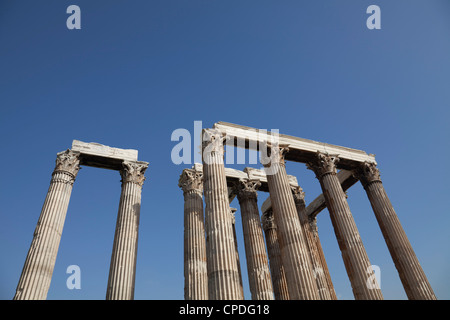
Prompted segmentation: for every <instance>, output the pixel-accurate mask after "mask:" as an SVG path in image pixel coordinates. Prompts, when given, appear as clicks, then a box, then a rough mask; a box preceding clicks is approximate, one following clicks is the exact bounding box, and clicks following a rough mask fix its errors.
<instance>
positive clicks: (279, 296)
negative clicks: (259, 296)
mask: <svg viewBox="0 0 450 320" xmlns="http://www.w3.org/2000/svg"><path fill="white" fill-rule="evenodd" d="M261 221H262V226H263V230H264V234H265V236H266V245H267V254H268V255H269V265H270V274H271V277H272V287H273V293H274V295H275V300H289V292H288V287H287V282H286V274H285V272H284V267H283V262H282V261H281V251H280V244H279V242H278V236H277V227H276V224H275V221H274V218H273V212H272V210H270V211H266V212H264V213H263V215H262V217H261Z"/></svg>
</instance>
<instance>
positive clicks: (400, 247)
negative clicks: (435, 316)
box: [357, 163, 436, 300]
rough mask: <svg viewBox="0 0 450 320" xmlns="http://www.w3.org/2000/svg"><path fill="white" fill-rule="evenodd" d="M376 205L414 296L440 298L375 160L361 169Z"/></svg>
mask: <svg viewBox="0 0 450 320" xmlns="http://www.w3.org/2000/svg"><path fill="white" fill-rule="evenodd" d="M357 174H358V175H359V177H360V181H361V183H362V185H363V187H364V189H365V190H366V193H367V197H368V198H369V201H370V204H371V205H372V208H373V211H374V213H375V217H376V219H377V221H378V224H379V226H380V229H381V232H382V234H383V237H384V239H385V241H386V244H387V247H388V249H389V252H390V254H391V256H392V260H393V261H394V264H395V267H396V268H397V271H398V273H399V276H400V280H401V281H402V284H403V287H404V289H405V292H406V295H407V296H408V299H410V300H436V296H435V294H434V291H433V289H432V288H431V285H430V283H429V282H428V279H427V277H426V275H425V272H424V271H423V269H422V267H421V265H420V263H419V260H418V259H417V256H416V254H415V253H414V250H413V248H412V246H411V243H410V242H409V240H408V237H407V236H406V233H405V231H404V230H403V227H402V225H401V223H400V220H399V219H398V216H397V214H396V213H395V210H394V207H393V206H392V204H391V201H390V200H389V198H388V196H387V194H386V191H385V189H384V187H383V183H382V182H381V179H380V173H379V170H378V169H377V168H376V165H375V164H370V163H364V164H363V165H362V166H361V168H360V170H359V171H358V172H357Z"/></svg>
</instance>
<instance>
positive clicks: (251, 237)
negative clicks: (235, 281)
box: [235, 179, 273, 300]
mask: <svg viewBox="0 0 450 320" xmlns="http://www.w3.org/2000/svg"><path fill="white" fill-rule="evenodd" d="M259 186H261V183H260V182H259V181H258V180H248V179H246V180H239V182H237V183H236V185H235V190H236V194H237V197H238V200H239V204H240V206H241V216H242V227H243V230H244V243H245V256H246V259H247V272H248V280H249V283H250V292H251V294H252V300H273V288H272V282H271V278H270V269H269V263H268V261H267V255H266V246H265V245H264V235H263V232H262V228H261V221H260V218H259V212H258V205H257V201H256V199H257V196H258V195H257V189H258V187H259Z"/></svg>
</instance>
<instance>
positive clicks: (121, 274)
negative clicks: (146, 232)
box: [106, 161, 148, 300]
mask: <svg viewBox="0 0 450 320" xmlns="http://www.w3.org/2000/svg"><path fill="white" fill-rule="evenodd" d="M147 167H148V163H146V162H129V161H125V162H124V163H123V169H122V170H121V172H120V175H121V177H122V192H121V194H120V203H119V211H118V214H117V222H116V231H115V234H114V243H113V250H112V255H111V265H110V270H109V278H108V287H107V291H106V299H107V300H132V299H134V287H135V277H136V259H137V245H138V232H139V217H140V209H141V189H142V184H143V183H144V180H145V177H144V172H145V170H146V169H147Z"/></svg>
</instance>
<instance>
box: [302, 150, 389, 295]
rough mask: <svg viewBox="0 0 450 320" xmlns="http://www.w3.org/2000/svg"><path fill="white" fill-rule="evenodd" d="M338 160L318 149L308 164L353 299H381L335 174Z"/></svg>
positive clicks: (344, 195)
mask: <svg viewBox="0 0 450 320" xmlns="http://www.w3.org/2000/svg"><path fill="white" fill-rule="evenodd" d="M338 161H339V158H338V157H337V156H336V155H329V154H325V153H321V152H317V154H316V157H315V159H312V160H311V162H309V163H308V164H307V167H308V169H310V170H313V171H314V173H315V174H316V177H317V179H318V180H319V181H320V185H321V187H322V192H323V195H324V197H325V201H326V204H327V208H328V211H329V213H330V217H331V222H332V224H333V228H334V232H335V234H336V238H337V241H338V244H339V248H340V249H341V253H342V258H343V260H344V265H345V268H346V270H347V274H348V277H349V279H350V282H351V285H352V290H353V294H354V296H355V299H356V300H380V299H383V295H382V293H381V290H380V288H379V285H378V283H377V282H376V279H375V276H374V273H373V270H372V266H371V264H370V261H369V257H368V256H367V253H366V250H365V248H364V245H363V243H362V240H361V236H360V235H359V232H358V229H357V227H356V224H355V221H354V219H353V216H352V213H351V211H350V207H349V206H348V203H347V196H346V194H345V193H344V191H343V190H342V187H341V184H340V183H339V179H338V178H337V176H336V172H337V170H336V163H337V162H338Z"/></svg>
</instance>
